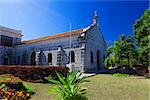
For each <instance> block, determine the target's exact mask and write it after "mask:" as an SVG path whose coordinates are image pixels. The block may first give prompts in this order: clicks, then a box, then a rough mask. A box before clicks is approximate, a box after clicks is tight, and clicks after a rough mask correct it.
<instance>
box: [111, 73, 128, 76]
mask: <svg viewBox="0 0 150 100" xmlns="http://www.w3.org/2000/svg"><path fill="white" fill-rule="evenodd" d="M113 76H117V77H128V76H129V74H122V73H114V74H113Z"/></svg>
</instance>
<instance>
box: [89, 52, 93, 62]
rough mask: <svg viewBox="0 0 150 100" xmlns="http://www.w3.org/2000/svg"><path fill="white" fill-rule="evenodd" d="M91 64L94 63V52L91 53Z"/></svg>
mask: <svg viewBox="0 0 150 100" xmlns="http://www.w3.org/2000/svg"><path fill="white" fill-rule="evenodd" d="M90 58H91V63H93V51H91V53H90Z"/></svg>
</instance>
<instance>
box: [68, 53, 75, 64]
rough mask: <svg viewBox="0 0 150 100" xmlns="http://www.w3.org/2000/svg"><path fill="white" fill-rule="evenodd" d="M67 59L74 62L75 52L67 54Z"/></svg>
mask: <svg viewBox="0 0 150 100" xmlns="http://www.w3.org/2000/svg"><path fill="white" fill-rule="evenodd" d="M70 54H71V55H70ZM69 57H70V59H71V62H75V52H74V51H71V52H69Z"/></svg>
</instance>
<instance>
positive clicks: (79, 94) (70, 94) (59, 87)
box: [47, 72, 87, 100]
mask: <svg viewBox="0 0 150 100" xmlns="http://www.w3.org/2000/svg"><path fill="white" fill-rule="evenodd" d="M56 74H57V77H58V81H56V80H53V79H51V78H47V79H48V81H49V82H51V83H54V84H56V86H54V87H53V89H52V90H51V91H50V93H58V95H59V96H60V98H61V100H87V97H86V96H85V95H84V94H85V93H86V92H85V90H86V89H82V88H81V86H79V84H80V83H81V82H83V81H84V80H83V79H84V78H83V77H81V75H82V73H79V72H69V73H67V77H63V76H62V75H61V74H58V73H56Z"/></svg>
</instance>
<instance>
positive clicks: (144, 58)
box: [133, 8, 150, 66]
mask: <svg viewBox="0 0 150 100" xmlns="http://www.w3.org/2000/svg"><path fill="white" fill-rule="evenodd" d="M133 27H134V38H135V39H136V45H137V46H138V54H139V55H138V56H139V57H138V60H139V63H140V64H143V65H144V66H148V65H149V57H150V53H149V51H150V43H149V42H150V8H148V9H147V10H145V12H144V14H143V15H142V16H141V17H140V19H138V20H137V21H136V23H135V24H134V25H133Z"/></svg>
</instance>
